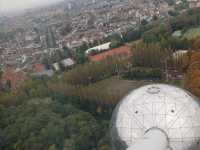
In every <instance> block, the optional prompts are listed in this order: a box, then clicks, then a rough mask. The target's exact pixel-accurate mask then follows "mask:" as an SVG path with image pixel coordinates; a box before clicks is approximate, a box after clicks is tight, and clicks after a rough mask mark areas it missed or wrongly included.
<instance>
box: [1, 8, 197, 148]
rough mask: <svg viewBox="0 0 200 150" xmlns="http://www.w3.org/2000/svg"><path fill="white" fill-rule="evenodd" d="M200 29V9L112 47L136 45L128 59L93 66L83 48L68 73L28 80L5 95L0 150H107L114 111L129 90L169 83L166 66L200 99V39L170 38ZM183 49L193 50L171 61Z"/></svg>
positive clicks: (130, 35)
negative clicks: (158, 83)
mask: <svg viewBox="0 0 200 150" xmlns="http://www.w3.org/2000/svg"><path fill="white" fill-rule="evenodd" d="M183 16H184V17H183ZM199 25H200V10H199V9H194V10H189V11H187V12H184V13H183V14H181V15H178V16H175V17H171V18H169V19H166V20H155V21H153V22H151V23H149V24H146V25H141V27H140V28H139V29H137V30H132V29H130V30H128V31H127V32H125V33H124V35H123V38H121V39H119V36H117V38H115V40H114V43H115V44H114V46H113V47H115V46H118V42H119V43H120V44H119V45H121V44H125V43H127V42H129V44H130V42H131V44H132V45H133V46H132V54H131V56H130V58H128V59H123V60H121V59H115V58H108V59H107V60H105V61H102V62H97V63H91V62H88V60H87V59H86V58H85V56H84V52H85V50H86V49H87V46H88V45H83V46H82V47H80V48H79V49H78V50H77V54H76V59H77V61H78V62H79V64H78V65H77V66H76V67H75V68H73V69H71V70H69V71H68V72H58V73H57V74H56V75H55V76H54V77H52V78H49V77H46V76H44V77H41V78H34V77H29V78H28V79H27V80H26V81H25V82H24V85H23V86H22V87H21V88H20V89H18V90H17V91H16V92H11V91H10V90H9V89H6V90H4V91H1V92H0V149H2V150H27V149H28V150H92V149H93V150H94V149H98V150H109V149H110V143H109V122H110V118H111V114H112V111H113V109H114V107H115V106H116V104H117V103H118V102H119V101H120V99H121V98H122V97H123V96H125V95H126V94H127V93H128V92H129V91H130V90H133V89H135V88H137V87H139V86H142V85H145V84H149V83H152V82H153V83H155V82H162V83H163V82H164V83H166V81H165V69H166V65H165V64H166V62H167V63H168V65H169V66H173V67H175V68H176V69H177V70H180V71H181V72H183V73H185V80H184V85H185V88H186V89H188V90H189V91H191V92H192V93H193V94H195V95H196V96H199V97H200V95H199V93H200V92H199V83H200V78H199V73H200V71H199V60H200V55H199V52H198V50H199V48H200V36H199V37H195V38H193V39H187V38H185V37H184V38H183V37H174V36H172V34H173V32H175V31H176V30H181V31H183V32H185V31H186V30H188V29H189V28H193V27H197V26H199ZM118 40H119V41H118ZM116 41H118V42H116ZM116 43H117V44H116ZM183 49H186V50H189V52H188V53H187V55H184V56H182V55H181V56H180V57H176V58H174V57H173V53H174V52H176V51H177V50H183ZM192 50H193V51H192Z"/></svg>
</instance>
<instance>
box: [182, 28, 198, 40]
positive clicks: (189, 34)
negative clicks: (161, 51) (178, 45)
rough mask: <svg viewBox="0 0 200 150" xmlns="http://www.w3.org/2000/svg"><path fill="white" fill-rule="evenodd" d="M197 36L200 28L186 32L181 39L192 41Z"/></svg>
mask: <svg viewBox="0 0 200 150" xmlns="http://www.w3.org/2000/svg"><path fill="white" fill-rule="evenodd" d="M198 36H200V27H198V28H191V29H189V30H187V31H186V32H185V34H184V35H183V38H187V39H192V38H196V37H198Z"/></svg>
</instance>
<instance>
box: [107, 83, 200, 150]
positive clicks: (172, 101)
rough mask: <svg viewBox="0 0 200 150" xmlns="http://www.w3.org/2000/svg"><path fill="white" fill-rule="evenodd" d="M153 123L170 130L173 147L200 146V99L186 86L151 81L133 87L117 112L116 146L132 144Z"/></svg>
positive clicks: (120, 149) (113, 131)
mask: <svg viewBox="0 0 200 150" xmlns="http://www.w3.org/2000/svg"><path fill="white" fill-rule="evenodd" d="M152 127H157V128H160V129H162V130H163V131H165V132H166V133H167V135H168V138H169V142H170V146H171V148H172V149H173V150H193V149H194V150H197V149H200V103H199V101H198V99H197V98H196V97H194V96H192V95H191V94H190V93H188V92H186V91H185V90H182V89H180V88H177V87H174V86H170V85H164V84H153V85H147V86H144V87H141V88H139V89H137V90H134V91H132V92H131V93H129V94H128V95H127V96H126V97H125V98H124V99H123V100H122V101H121V102H120V103H119V104H118V106H117V107H116V109H115V111H114V113H113V117H112V121H111V139H112V149H113V150H123V149H126V148H127V147H130V146H131V145H133V144H134V143H136V142H137V141H138V140H140V139H142V138H143V136H144V134H145V132H146V131H147V130H148V129H150V128H152ZM116 145H117V146H116Z"/></svg>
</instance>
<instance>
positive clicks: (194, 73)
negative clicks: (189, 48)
mask: <svg viewBox="0 0 200 150" xmlns="http://www.w3.org/2000/svg"><path fill="white" fill-rule="evenodd" d="M183 70H184V72H185V83H184V84H185V88H186V89H187V90H189V91H190V92H191V93H193V94H194V95H196V96H197V97H199V98H200V52H199V51H195V52H188V54H187V56H186V57H185V60H184V63H183Z"/></svg>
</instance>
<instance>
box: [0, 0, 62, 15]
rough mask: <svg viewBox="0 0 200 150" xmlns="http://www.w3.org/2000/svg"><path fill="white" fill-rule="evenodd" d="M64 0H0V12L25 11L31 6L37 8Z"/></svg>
mask: <svg viewBox="0 0 200 150" xmlns="http://www.w3.org/2000/svg"><path fill="white" fill-rule="evenodd" d="M60 1H63V0H0V12H3V13H10V12H15V11H23V10H25V9H29V8H35V7H40V6H45V5H49V4H53V3H56V2H60Z"/></svg>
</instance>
